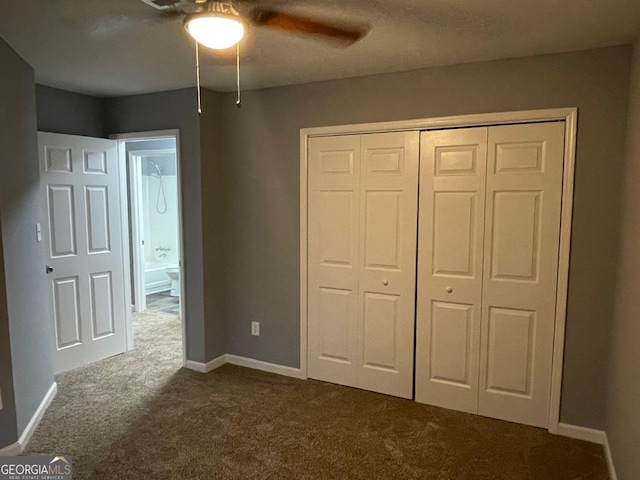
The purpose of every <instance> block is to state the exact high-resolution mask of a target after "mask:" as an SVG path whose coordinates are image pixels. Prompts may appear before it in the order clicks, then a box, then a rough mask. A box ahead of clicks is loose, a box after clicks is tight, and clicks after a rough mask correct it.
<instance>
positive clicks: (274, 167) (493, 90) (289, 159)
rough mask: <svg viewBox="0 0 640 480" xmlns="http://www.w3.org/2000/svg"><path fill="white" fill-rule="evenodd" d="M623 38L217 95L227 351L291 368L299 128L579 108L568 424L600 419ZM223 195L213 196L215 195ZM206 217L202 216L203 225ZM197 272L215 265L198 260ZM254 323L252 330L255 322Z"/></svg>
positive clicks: (625, 66)
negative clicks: (257, 329)
mask: <svg viewBox="0 0 640 480" xmlns="http://www.w3.org/2000/svg"><path fill="white" fill-rule="evenodd" d="M630 53H631V50H630V48H629V47H615V48H607V49H601V50H592V51H586V52H577V53H568V54H559V55H548V56H540V57H531V58H523V59H513V60H503V61H495V62H486V63H477V64H468V65H460V66H452V67H444V68H435V69H426V70H418V71H412V72H404V73H396V74H385V75H376V76H370V77H363V78H355V79H347V80H338V81H330V82H320V83H315V84H308V85H301V86H291V87H283V88H273V89H266V90H259V91H251V92H245V94H244V96H243V106H242V108H241V109H237V108H236V106H235V101H234V100H235V99H234V95H233V94H225V95H224V97H223V102H222V115H223V118H224V122H223V124H222V131H223V134H224V138H225V142H224V148H223V152H222V158H224V161H223V162H222V164H221V165H220V169H219V171H216V172H214V171H213V170H211V171H210V170H209V169H205V170H203V175H205V178H203V185H214V184H215V181H214V179H212V178H207V177H208V176H210V175H219V176H220V177H221V178H224V182H223V183H218V184H215V185H216V186H217V189H216V190H215V192H214V191H213V189H208V188H207V189H205V190H204V191H203V195H204V198H203V209H204V211H205V212H207V211H209V209H212V208H214V207H215V205H216V204H217V203H222V204H223V205H224V206H225V210H224V216H223V217H222V218H221V219H218V221H221V222H222V223H221V224H219V225H216V224H215V221H214V220H213V219H212V218H209V217H208V216H207V217H205V226H204V230H205V232H209V231H215V230H216V229H218V230H219V231H220V232H221V233H222V234H223V235H224V247H223V248H224V252H225V261H224V267H223V268H224V274H223V279H224V280H223V281H221V282H218V283H217V284H214V283H207V285H206V289H205V295H207V296H208V295H212V294H214V293H215V292H214V289H216V288H217V289H219V288H224V292H223V293H224V296H223V298H224V299H225V301H224V305H223V311H224V317H225V320H226V322H227V327H226V328H227V339H228V350H229V353H232V354H237V355H242V356H247V357H251V358H257V359H259V360H264V361H267V362H273V363H277V364H282V365H288V366H292V367H297V366H298V365H299V333H300V332H299V301H300V298H299V289H300V282H299V274H300V267H299V254H300V250H299V238H300V224H299V193H300V190H299V130H300V128H303V127H315V126H324V125H337V124H348V123H359V122H379V121H387V120H401V119H411V118H421V117H437V116H446V115H458V114H471V113H487V112H499V111H514V110H528V109H542V108H556V107H573V106H576V107H579V109H580V112H579V131H578V151H577V155H578V157H577V166H576V185H575V213H574V223H573V230H572V232H573V244H572V252H571V260H570V262H571V265H570V268H571V272H570V287H569V306H568V322H567V331H566V333H567V338H566V350H565V354H566V358H565V364H564V386H563V391H562V411H561V419H562V421H563V422H567V423H571V424H576V425H583V426H586V427H592V428H599V429H601V428H603V427H604V425H605V419H604V411H605V397H606V391H605V386H606V382H607V365H608V354H609V350H608V348H609V338H610V329H611V322H612V317H613V310H614V303H613V302H614V292H615V280H616V266H617V259H618V251H617V250H618V249H617V241H618V231H619V217H620V213H619V212H620V187H621V184H622V161H623V157H624V140H625V128H626V112H627V97H628V82H629V66H630ZM220 190H222V191H220ZM210 222H211V224H210ZM205 261H206V263H205V272H207V271H209V270H210V269H212V268H213V266H212V264H211V262H212V260H211V259H208V258H205ZM252 320H257V321H260V322H261V336H260V337H252V336H251V334H250V322H251V321H252Z"/></svg>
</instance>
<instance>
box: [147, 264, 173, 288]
mask: <svg viewBox="0 0 640 480" xmlns="http://www.w3.org/2000/svg"><path fill="white" fill-rule="evenodd" d="M168 265H170V264H169V263H163V262H145V263H144V286H145V293H146V295H151V294H153V293H159V292H165V291H167V290H171V279H170V278H169V275H167V272H166V268H167V266H168Z"/></svg>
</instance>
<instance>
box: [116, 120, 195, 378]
mask: <svg viewBox="0 0 640 480" xmlns="http://www.w3.org/2000/svg"><path fill="white" fill-rule="evenodd" d="M109 138H111V139H112V140H117V141H118V162H119V166H120V172H122V175H124V172H127V171H128V170H127V164H128V162H129V158H127V152H126V148H125V143H126V142H134V141H140V140H152V139H157V140H160V139H163V138H175V141H176V175H177V177H178V228H179V230H180V233H179V238H180V323H181V326H182V364H183V365H186V362H187V331H186V330H187V328H186V325H187V315H186V310H187V309H186V306H185V302H184V301H183V298H186V297H185V294H186V289H185V277H186V269H185V262H184V223H183V212H182V207H183V204H184V202H183V196H182V155H181V148H180V130H179V129H170V130H154V131H147V132H132V133H119V134H116V135H111V136H110V137H109ZM121 178H122V177H121ZM120 194H121V197H122V199H123V201H122V202H121V205H122V207H121V208H122V214H121V217H122V232H123V242H124V243H125V244H126V252H125V255H126V263H127V265H126V267H127V269H126V271H125V279H126V281H125V288H127V291H126V292H125V295H127V297H126V298H127V299H128V301H129V305H130V306H131V280H132V279H131V265H130V262H131V260H130V258H131V251H130V248H129V242H128V239H129V236H130V232H129V199H128V195H127V182H126V181H121V182H120ZM125 235H126V236H125ZM125 240H127V241H125ZM128 317H129V318H128V322H127V326H126V328H127V350H128V351H129V350H132V349H133V322H132V319H131V314H130V313H129V316H128Z"/></svg>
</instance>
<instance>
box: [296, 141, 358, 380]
mask: <svg viewBox="0 0 640 480" xmlns="http://www.w3.org/2000/svg"><path fill="white" fill-rule="evenodd" d="M308 165H309V177H308V182H309V184H308V192H309V193H308V195H309V199H308V200H309V201H308V215H309V222H308V225H309V231H308V308H309V310H308V317H307V318H308V376H309V377H310V378H315V379H318V380H324V381H328V382H333V383H339V384H342V385H348V386H353V387H355V386H357V370H358V364H359V361H358V359H357V352H358V336H359V334H360V328H359V325H358V322H359V319H358V303H359V294H358V275H359V270H360V268H359V266H358V261H359V255H358V248H359V235H360V232H359V226H360V213H359V212H360V195H359V193H360V137H359V136H343V137H323V138H311V139H309V143H308Z"/></svg>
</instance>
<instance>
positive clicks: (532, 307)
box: [478, 122, 565, 427]
mask: <svg viewBox="0 0 640 480" xmlns="http://www.w3.org/2000/svg"><path fill="white" fill-rule="evenodd" d="M564 130H565V125H564V123H563V122H554V123H538V124H526V125H509V126H500V127H491V128H489V148H488V166H487V205H486V215H485V241H484V268H483V271H484V282H483V294H482V304H483V314H482V334H481V338H482V343H481V357H480V358H481V361H480V385H481V388H480V394H479V409H478V412H479V413H480V414H481V415H486V416H490V417H494V418H500V419H504V420H510V421H514V422H518V423H524V424H528V425H534V426H538V427H547V426H548V418H549V399H550V390H551V368H552V358H553V336H554V328H555V306H556V288H557V275H558V251H559V238H560V212H561V200H562V174H563V158H564Z"/></svg>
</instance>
